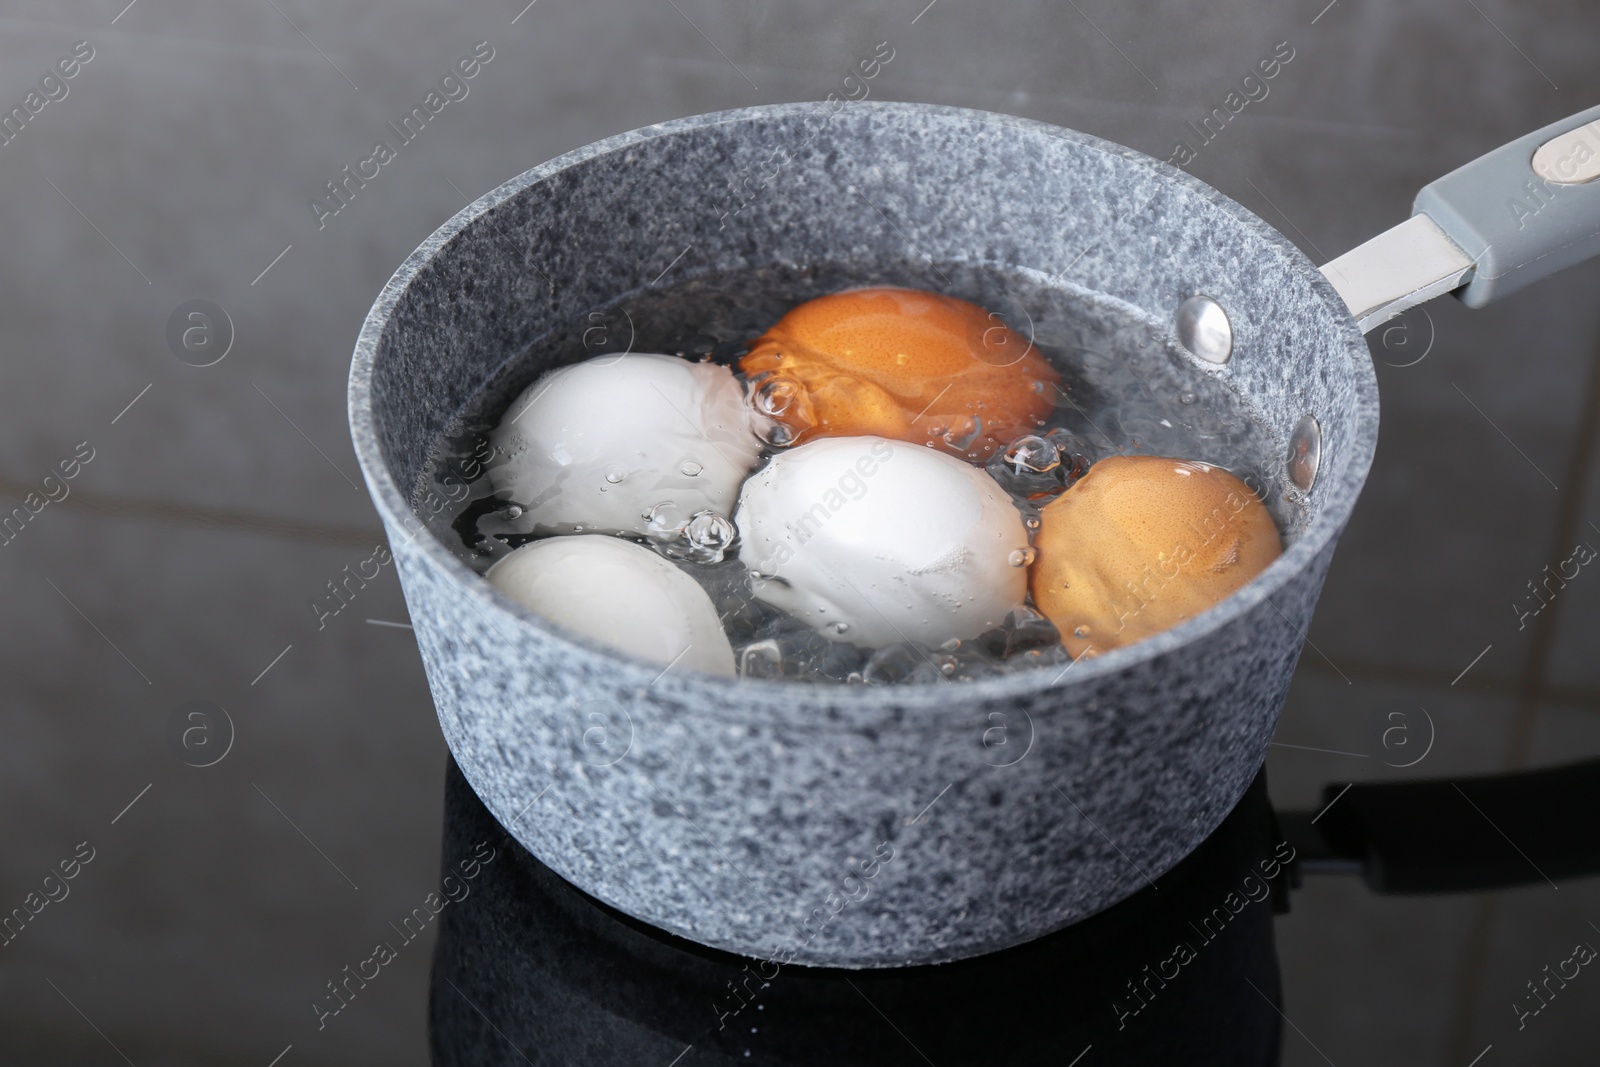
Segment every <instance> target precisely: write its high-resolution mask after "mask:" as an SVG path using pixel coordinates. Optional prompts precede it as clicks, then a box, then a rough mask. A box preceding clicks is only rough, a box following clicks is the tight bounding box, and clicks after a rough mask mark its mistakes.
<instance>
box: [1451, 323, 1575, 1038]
mask: <svg viewBox="0 0 1600 1067" xmlns="http://www.w3.org/2000/svg"><path fill="white" fill-rule="evenodd" d="M1597 449H1600V339H1597V340H1596V342H1595V343H1594V345H1593V351H1592V352H1591V354H1590V357H1589V370H1588V381H1587V382H1585V383H1584V390H1583V400H1582V406H1581V407H1580V408H1579V409H1578V423H1577V432H1576V434H1574V436H1573V440H1572V446H1571V450H1570V451H1569V452H1568V455H1567V462H1566V465H1565V472H1564V474H1563V477H1562V480H1563V481H1564V482H1565V483H1566V489H1564V490H1560V491H1559V492H1558V495H1557V503H1556V520H1555V523H1554V532H1553V535H1552V541H1551V547H1550V549H1549V550H1548V559H1549V561H1551V562H1554V563H1556V564H1557V566H1558V568H1559V564H1560V561H1561V560H1562V559H1563V558H1564V557H1565V554H1566V551H1567V547H1568V546H1570V545H1571V544H1572V543H1573V539H1574V538H1576V537H1577V536H1578V533H1579V530H1580V528H1581V526H1582V524H1583V505H1584V496H1585V494H1586V493H1587V492H1588V488H1589V481H1590V478H1591V476H1592V475H1593V473H1594V459H1595V452H1596V450H1597ZM1564 603H1565V600H1561V599H1558V600H1557V601H1556V602H1555V603H1553V604H1551V605H1550V611H1548V612H1540V614H1539V616H1538V617H1537V618H1536V619H1535V620H1534V623H1533V635H1532V639H1531V640H1530V641H1529V642H1528V652H1527V656H1526V658H1525V659H1524V660H1523V666H1522V670H1521V672H1520V673H1519V675H1518V678H1517V686H1516V702H1515V704H1514V705H1513V709H1512V713H1511V732H1510V737H1509V738H1508V739H1507V741H1506V758H1505V766H1506V769H1507V770H1521V769H1523V768H1524V767H1525V766H1526V765H1527V762H1528V758H1529V756H1530V755H1531V753H1532V749H1533V735H1534V731H1535V729H1536V728H1537V726H1538V720H1539V711H1540V709H1541V708H1542V706H1543V704H1544V702H1545V699H1546V697H1547V696H1548V694H1549V691H1550V688H1551V687H1550V683H1549V674H1550V661H1551V659H1552V657H1553V656H1554V653H1555V645H1556V637H1557V627H1558V624H1559V622H1560V619H1561V608H1562V605H1563V604H1564ZM1499 902H1500V894H1499V893H1497V892H1496V893H1488V894H1486V895H1485V896H1484V897H1483V898H1482V900H1481V901H1480V902H1479V904H1478V906H1477V908H1476V909H1475V914H1474V915H1473V917H1472V927H1471V929H1470V930H1469V931H1468V933H1467V945H1466V951H1465V953H1464V956H1463V958H1462V963H1461V972H1460V974H1461V980H1460V982H1459V983H1458V984H1457V986H1456V996H1455V1003H1454V1004H1452V1005H1451V1007H1450V1020H1449V1025H1448V1027H1447V1028H1446V1035H1447V1036H1446V1039H1445V1056H1444V1062H1445V1063H1447V1064H1449V1063H1460V1062H1462V1061H1463V1060H1465V1059H1466V1057H1467V1056H1468V1055H1470V1054H1471V1052H1472V1029H1473V1026H1472V1024H1473V1016H1474V1014H1475V1012H1474V1009H1475V1008H1476V1005H1477V1000H1478V996H1479V993H1480V991H1481V990H1482V988H1483V983H1484V979H1485V978H1486V977H1487V975H1486V973H1485V972H1486V970H1487V968H1488V965H1489V949H1490V943H1491V941H1492V939H1493V936H1494V927H1495V920H1496V918H1497V917H1498V913H1499Z"/></svg>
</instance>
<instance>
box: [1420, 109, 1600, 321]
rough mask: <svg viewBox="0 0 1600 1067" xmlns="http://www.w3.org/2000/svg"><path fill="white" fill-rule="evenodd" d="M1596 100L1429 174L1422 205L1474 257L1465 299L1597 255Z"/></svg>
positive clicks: (1478, 301) (1500, 292)
mask: <svg viewBox="0 0 1600 1067" xmlns="http://www.w3.org/2000/svg"><path fill="white" fill-rule="evenodd" d="M1597 179H1600V107H1593V108H1590V109H1589V110H1587V111H1582V112H1579V113H1578V114H1576V115H1573V116H1572V117H1570V118H1567V119H1563V120H1562V121H1560V122H1555V123H1551V124H1550V125H1549V126H1546V127H1545V128H1544V129H1542V130H1537V131H1535V132H1533V133H1530V134H1528V135H1527V136H1526V137H1519V138H1518V139H1517V140H1515V141H1512V142H1511V143H1510V144H1507V145H1504V146H1502V147H1500V148H1497V149H1495V150H1494V151H1493V152H1490V153H1488V154H1487V155H1483V156H1480V157H1478V158H1477V159H1475V160H1473V161H1472V162H1471V163H1468V164H1467V165H1466V166H1464V167H1459V168H1457V169H1456V170H1453V171H1451V172H1450V173H1449V174H1446V175H1445V176H1444V177H1442V178H1440V179H1438V180H1437V181H1434V182H1431V183H1430V184H1428V185H1427V186H1425V187H1424V188H1423V190H1422V191H1421V192H1420V193H1418V194H1417V198H1416V201H1415V202H1414V203H1413V204H1412V208H1411V211H1412V214H1413V215H1419V214H1425V215H1427V216H1428V217H1429V218H1430V219H1432V220H1433V221H1434V222H1435V223H1437V224H1438V226H1439V228H1440V229H1442V230H1443V231H1444V232H1445V233H1446V234H1447V235H1448V236H1449V237H1450V239H1451V240H1453V241H1454V242H1455V243H1456V244H1457V245H1459V246H1460V247H1461V250H1462V251H1463V252H1465V253H1466V254H1467V256H1468V257H1469V258H1471V260H1472V261H1473V263H1474V265H1475V269H1474V270H1473V272H1472V274H1471V280H1470V281H1469V282H1468V283H1467V284H1466V285H1464V286H1463V287H1461V288H1460V289H1458V290H1456V295H1457V296H1458V297H1460V298H1461V302H1462V303H1464V304H1466V305H1467V306H1468V307H1474V308H1476V307H1482V306H1483V305H1485V304H1487V303H1489V302H1490V301H1491V300H1496V299H1499V298H1500V297H1502V296H1505V295H1506V294H1508V293H1514V292H1516V291H1517V290H1518V289H1521V288H1523V287H1524V286H1527V285H1531V284H1532V283H1534V282H1536V281H1539V280H1541V279H1543V278H1547V277H1549V276H1550V275H1552V274H1554V273H1556V272H1557V271H1559V270H1564V269H1565V268H1567V267H1570V266H1572V265H1573V264H1575V263H1581V262H1582V261H1584V260H1586V259H1588V258H1590V257H1591V256H1596V255H1600V180H1597Z"/></svg>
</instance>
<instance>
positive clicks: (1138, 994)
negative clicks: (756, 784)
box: [430, 763, 1292, 1067]
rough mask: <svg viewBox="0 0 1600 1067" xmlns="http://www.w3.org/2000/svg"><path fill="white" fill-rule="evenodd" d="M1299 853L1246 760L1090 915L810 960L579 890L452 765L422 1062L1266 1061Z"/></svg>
mask: <svg viewBox="0 0 1600 1067" xmlns="http://www.w3.org/2000/svg"><path fill="white" fill-rule="evenodd" d="M1291 856H1292V850H1291V849H1290V848H1289V846H1288V845H1287V844H1286V843H1285V842H1283V840H1282V838H1281V836H1280V835H1279V834H1278V833H1277V828H1276V825H1275V822H1274V818H1273V815H1272V811H1271V808H1270V807H1269V805H1268V802H1267V791H1266V781H1265V777H1264V776H1263V775H1258V776H1257V778H1256V780H1255V782H1254V783H1253V784H1252V785H1251V787H1250V789H1249V791H1248V792H1247V793H1246V794H1245V796H1244V798H1243V799H1242V800H1241V801H1240V802H1239V804H1238V805H1237V807H1236V808H1235V809H1234V810H1233V812H1232V813H1231V814H1230V815H1229V816H1228V818H1227V819H1226V820H1225V821H1224V822H1223V824H1222V826H1221V827H1220V828H1218V830H1217V831H1216V832H1215V833H1214V834H1212V835H1211V837H1210V838H1209V839H1208V840H1207V841H1206V842H1205V844H1204V845H1202V846H1201V847H1200V848H1199V849H1198V850H1197V851H1196V852H1194V853H1193V854H1192V855H1190V856H1189V857H1188V858H1187V859H1185V860H1184V861H1183V862H1182V863H1180V864H1179V865H1178V866H1177V867H1175V868H1174V869H1173V870H1171V871H1168V872H1167V873H1166V874H1164V875H1162V876H1161V877H1160V878H1158V879H1156V880H1155V882H1154V883H1153V884H1152V885H1151V886H1149V887H1147V888H1146V889H1144V890H1143V891H1141V892H1140V893H1138V894H1136V895H1135V896H1133V897H1131V898H1129V899H1128V900H1126V901H1123V902H1122V903H1121V904H1118V905H1117V906H1115V907H1113V908H1110V909H1108V910H1107V911H1105V912H1102V913H1101V914H1099V915H1096V916H1094V917H1093V918H1091V919H1088V920H1086V921H1084V922H1081V923H1078V924H1076V925H1074V926H1071V927H1068V928H1067V929H1065V930H1061V931H1059V932H1057V933H1055V934H1052V935H1051V936H1049V937H1045V938H1042V939H1040V940H1038V941H1035V942H1033V943H1031V944H1028V945H1024V946H1021V947H1018V948H1015V949H1010V950H1007V951H1005V952H1000V953H995V954H993V955H990V956H986V957H982V958H980V959H976V960H968V961H964V962H961V963H954V964H947V965H943V966H936V967H916V968H901V969H892V970H879V971H840V970H819V969H814V968H803V967H797V966H793V965H787V966H785V965H781V964H779V963H777V962H774V961H770V960H768V961H761V960H749V959H744V958H741V957H738V956H734V955H730V954H728V953H724V952H719V951H716V950H713V949H707V948H703V947H701V946H699V945H695V944H693V943H691V942H688V941H685V940H683V939H681V938H678V937H674V936H672V935H670V934H666V933H663V932H661V931H659V930H656V929H654V928H653V927H649V926H647V925H645V924H642V923H640V922H637V921H636V920H633V919H631V918H629V917H627V916H625V915H622V914H621V913H619V912H617V911H615V910H614V909H612V908H609V907H607V906H606V905H604V904H601V903H600V902H598V901H596V900H594V899H593V898H591V897H589V896H587V895H585V894H584V893H582V892H580V891H578V890H577V889H575V888H573V887H572V886H570V885H568V884H567V883H566V882H564V881H563V880H562V879H561V878H560V877H558V876H557V875H556V874H555V873H554V872H552V871H551V870H550V869H549V868H548V867H545V866H544V865H543V864H541V863H540V862H539V861H538V860H536V859H535V858H534V857H533V856H532V855H531V854H530V853H528V852H527V850H525V849H523V848H522V847H521V846H520V845H518V844H517V843H516V842H515V841H514V840H513V839H512V838H511V837H510V836H509V835H507V834H506V832H505V830H504V829H502V828H501V826H500V825H499V824H498V823H497V822H496V821H495V820H494V818H493V817H492V816H491V815H490V814H489V813H488V811H487V810H486V809H485V808H484V806H483V804H482V803H481V802H480V801H479V800H478V798H477V796H476V795H474V794H473V792H472V790H471V788H470V787H469V786H468V785H467V783H466V781H465V779H464V778H463V777H462V776H461V773H460V771H459V770H457V769H456V767H455V765H454V764H453V763H452V764H451V766H450V768H449V774H448V778H447V784H446V787H445V841H444V855H443V872H442V873H443V874H444V876H445V880H444V882H443V886H442V890H443V893H444V895H445V899H446V900H447V901H448V902H447V903H444V904H442V906H441V908H440V911H439V923H440V928H439V941H438V946H437V948H436V950H435V956H434V962H433V980H432V990H431V996H430V1001H431V1003H430V1033H431V1044H432V1055H433V1062H434V1063H435V1064H439V1065H452V1067H453V1065H463V1067H465V1065H472V1067H481V1065H486V1064H508V1065H509V1064H538V1065H544V1064H563V1065H565V1064H596V1065H604V1064H627V1065H630V1067H638V1065H641V1064H642V1065H655V1067H709V1065H712V1064H734V1063H739V1064H752V1063H767V1064H828V1065H831V1067H850V1065H855V1064H863V1065H865V1064H872V1065H875V1067H884V1065H897V1064H919V1065H920V1064H937V1065H938V1067H951V1065H958V1064H983V1065H986V1067H995V1065H1008V1064H1053V1065H1058V1067H1071V1065H1081V1067H1104V1065H1107V1064H1141V1065H1151V1064H1169V1063H1183V1064H1189V1065H1208V1064H1219V1065H1220V1064H1228V1065H1251V1067H1256V1065H1268V1064H1276V1063H1277V1062H1278V1058H1279V1046H1280V1030H1281V1020H1282V1017H1281V1015H1280V1014H1279V1003H1280V990H1279V979H1278V964H1277V958H1276V955H1275V952H1274V948H1273V940H1272V937H1273V933H1272V917H1273V911H1274V908H1275V907H1277V906H1281V904H1282V902H1283V901H1284V900H1285V899H1286V896H1287V892H1288V886H1287V884H1286V882H1287V879H1288V877H1289V874H1288V871H1287V867H1286V864H1287V861H1288V860H1289V859H1290V858H1291ZM693 875H694V872H692V871H685V872H684V876H685V877H686V878H692V877H693ZM824 936H826V935H825V934H824Z"/></svg>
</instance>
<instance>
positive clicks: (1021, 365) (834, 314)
mask: <svg viewBox="0 0 1600 1067" xmlns="http://www.w3.org/2000/svg"><path fill="white" fill-rule="evenodd" d="M739 368H740V370H742V371H744V372H745V373H746V374H748V375H750V376H751V378H752V379H755V381H754V387H755V388H756V390H757V394H756V399H757V403H758V405H759V406H761V407H762V409H763V410H765V411H767V412H768V413H769V414H771V415H772V416H774V417H775V418H777V419H778V420H779V421H780V422H782V423H783V424H784V425H785V426H786V427H788V429H789V432H790V434H791V435H792V442H791V443H794V444H799V443H800V442H802V441H806V440H809V439H811V438H813V437H867V436H873V437H889V438H893V439H895V440H899V441H910V442H912V443H913V444H932V445H933V446H934V447H935V448H938V449H940V450H942V451H944V452H948V453H950V454H951V455H953V456H958V457H960V458H962V459H968V460H973V461H976V462H983V461H984V460H987V459H988V458H989V457H990V456H991V455H992V454H993V453H994V452H995V451H996V450H997V449H999V448H1001V447H1002V446H1003V445H1005V444H1007V443H1009V442H1010V441H1012V440H1014V439H1015V438H1017V437H1021V436H1022V435H1024V434H1029V433H1033V432H1034V431H1035V430H1036V429H1037V428H1038V426H1039V425H1040V420H1042V419H1044V418H1045V417H1046V416H1047V415H1049V413H1050V412H1051V410H1052V409H1053V408H1054V407H1055V403H1056V393H1055V386H1056V384H1057V382H1058V381H1059V380H1060V378H1059V375H1057V374H1056V371H1055V369H1054V368H1053V367H1051V366H1050V364H1049V362H1048V361H1046V360H1045V358H1044V356H1043V355H1042V354H1041V353H1040V352H1039V350H1038V349H1037V348H1035V347H1034V346H1033V344H1032V343H1031V341H1029V339H1027V338H1025V337H1022V336H1020V335H1019V334H1017V333H1015V332H1014V331H1012V330H1011V329H1009V328H1008V327H1007V326H1006V325H1005V324H1004V323H1003V322H1001V321H1000V319H999V317H998V316H996V315H991V314H989V313H988V312H985V311H984V310H983V309H982V308H980V307H978V306H977V305H976V304H969V303H967V302H966V301H965V300H956V299H954V298H952V297H948V296H940V295H938V294H937V293H924V292H919V291H917V290H915V289H853V290H850V291H848V292H843V293H834V294H832V295H830V296H824V297H818V298H817V299H815V300H809V301H807V302H806V303H804V304H801V305H800V306H799V307H796V308H794V309H793V310H792V311H790V312H789V313H788V314H787V315H785V316H784V317H783V318H781V319H779V320H778V323H777V325H775V326H773V327H772V329H770V330H768V331H767V332H766V333H765V334H763V335H762V336H761V337H760V338H759V339H758V340H757V341H756V342H755V344H753V345H752V346H751V348H750V352H749V354H747V355H746V356H745V357H744V359H742V360H741V361H740V363H739ZM757 376H760V377H759V378H758V377H757Z"/></svg>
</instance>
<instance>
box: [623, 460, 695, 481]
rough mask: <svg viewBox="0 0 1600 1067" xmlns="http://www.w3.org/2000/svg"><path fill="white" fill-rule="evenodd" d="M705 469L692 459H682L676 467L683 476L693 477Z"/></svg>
mask: <svg viewBox="0 0 1600 1067" xmlns="http://www.w3.org/2000/svg"><path fill="white" fill-rule="evenodd" d="M705 469H706V468H705V465H704V464H701V463H697V462H695V461H694V460H692V459H686V460H684V461H683V466H681V467H679V468H678V470H679V471H680V472H682V474H683V476H684V477H685V478H693V477H694V476H695V475H697V474H699V473H700V472H701V471H703V470H705ZM606 477H607V478H609V477H610V475H607V476H606Z"/></svg>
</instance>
